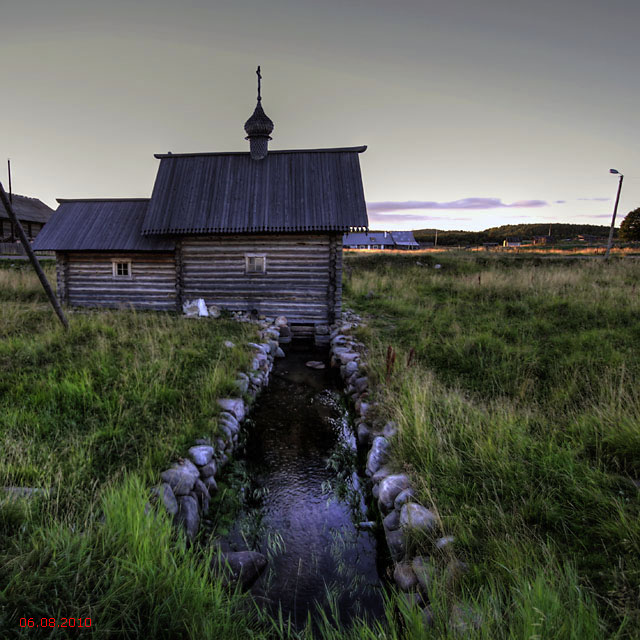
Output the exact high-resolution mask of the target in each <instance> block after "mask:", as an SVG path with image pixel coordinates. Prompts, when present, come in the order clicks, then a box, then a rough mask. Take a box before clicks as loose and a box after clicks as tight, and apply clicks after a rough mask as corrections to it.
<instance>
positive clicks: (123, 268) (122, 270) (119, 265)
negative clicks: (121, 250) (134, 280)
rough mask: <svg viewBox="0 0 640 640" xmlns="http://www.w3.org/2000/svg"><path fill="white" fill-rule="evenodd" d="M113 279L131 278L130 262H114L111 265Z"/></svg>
mask: <svg viewBox="0 0 640 640" xmlns="http://www.w3.org/2000/svg"><path fill="white" fill-rule="evenodd" d="M111 266H112V268H113V277H114V278H130V277H131V260H114V261H113V262H112V263H111Z"/></svg>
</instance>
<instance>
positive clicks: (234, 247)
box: [179, 233, 342, 325]
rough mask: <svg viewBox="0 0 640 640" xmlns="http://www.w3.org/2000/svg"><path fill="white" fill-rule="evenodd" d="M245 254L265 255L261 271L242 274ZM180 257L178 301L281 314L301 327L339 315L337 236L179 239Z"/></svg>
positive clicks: (329, 320) (319, 322) (299, 235)
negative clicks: (180, 292)
mask: <svg viewBox="0 0 640 640" xmlns="http://www.w3.org/2000/svg"><path fill="white" fill-rule="evenodd" d="M338 248H339V250H338ZM248 253H249V254H251V253H255V254H265V255H266V273H256V274H253V273H246V269H245V254H248ZM180 254H181V260H182V269H181V274H180V276H179V280H180V282H181V286H182V295H183V299H184V300H192V299H194V298H204V299H205V301H206V302H207V304H216V305H218V306H220V307H222V308H225V309H229V310H233V311H236V310H237V311H240V310H242V311H251V310H253V309H256V310H257V311H258V312H259V313H263V314H265V315H268V316H275V315H285V316H287V318H288V320H289V322H290V323H291V324H301V325H314V324H329V323H330V322H331V321H332V320H333V319H334V317H335V316H336V313H337V314H338V315H339V313H340V308H341V293H342V289H341V277H342V271H341V263H342V238H341V236H339V234H329V233H327V234H324V235H320V234H317V235H316V234H286V235H281V236H278V235H237V236H206V237H190V238H183V239H182V240H181V242H180Z"/></svg>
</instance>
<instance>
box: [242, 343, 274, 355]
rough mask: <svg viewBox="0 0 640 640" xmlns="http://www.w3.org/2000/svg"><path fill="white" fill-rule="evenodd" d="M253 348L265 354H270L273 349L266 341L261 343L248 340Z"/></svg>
mask: <svg viewBox="0 0 640 640" xmlns="http://www.w3.org/2000/svg"><path fill="white" fill-rule="evenodd" d="M247 344H248V345H249V346H250V347H251V348H252V349H256V350H257V351H259V352H260V353H262V354H263V355H265V356H266V355H268V354H269V353H270V351H271V348H270V347H269V345H268V344H265V343H262V342H261V343H260V344H257V343H255V342H248V343H247Z"/></svg>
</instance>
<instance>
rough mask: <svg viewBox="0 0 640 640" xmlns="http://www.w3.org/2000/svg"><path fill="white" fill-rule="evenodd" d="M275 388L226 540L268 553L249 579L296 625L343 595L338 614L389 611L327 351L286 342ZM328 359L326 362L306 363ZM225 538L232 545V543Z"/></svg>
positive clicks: (243, 458) (258, 426) (251, 428)
mask: <svg viewBox="0 0 640 640" xmlns="http://www.w3.org/2000/svg"><path fill="white" fill-rule="evenodd" d="M286 351H287V357H286V358H283V359H280V360H278V361H277V362H276V365H275V367H274V369H273V371H272V374H271V380H270V383H269V388H268V390H267V391H266V392H265V393H263V394H262V395H261V396H260V398H259V399H258V400H257V402H256V403H255V405H254V406H253V407H252V410H251V416H250V421H249V422H248V424H246V425H245V428H246V430H247V441H246V446H245V453H244V454H242V453H240V451H239V452H238V458H239V463H237V464H239V465H240V466H241V467H243V473H244V474H245V477H246V479H247V482H248V485H247V486H245V488H244V497H245V499H244V505H243V508H242V511H241V513H240V514H239V516H238V518H237V519H236V521H235V524H234V526H233V528H232V529H231V530H230V531H229V533H228V535H227V536H226V537H225V539H224V540H223V544H225V543H226V544H228V545H229V546H230V547H231V549H232V550H242V549H247V548H249V549H252V550H256V551H260V552H261V553H263V554H264V555H266V556H267V557H268V560H269V562H268V565H267V569H266V571H265V572H264V573H263V574H262V575H261V576H260V578H259V579H258V580H257V581H256V583H255V584H254V585H253V586H252V588H251V593H252V594H253V595H254V596H255V597H256V599H257V600H258V601H260V602H264V603H265V606H267V607H269V609H270V610H271V612H272V613H277V611H278V608H279V607H281V608H282V612H283V615H284V617H285V619H286V618H287V617H288V616H291V618H292V621H293V623H294V624H295V625H296V626H298V627H299V626H301V625H304V622H305V620H306V618H307V613H308V612H311V613H312V614H314V613H315V612H316V610H317V606H320V607H326V606H327V598H326V590H327V589H330V590H331V591H332V593H334V594H335V595H336V601H337V603H338V607H339V612H340V620H341V622H342V623H343V624H348V623H349V621H350V620H351V619H353V618H354V617H355V616H367V617H369V618H376V617H379V616H381V615H382V611H383V606H382V592H383V585H382V582H381V579H380V576H381V575H383V572H384V568H385V567H384V561H383V560H381V559H380V558H379V557H378V556H379V555H380V556H381V557H384V555H385V549H384V544H381V548H382V551H381V553H380V554H378V552H377V546H378V545H377V542H376V538H375V535H374V533H373V532H372V530H371V529H370V528H369V527H368V526H367V521H368V520H369V518H368V517H367V515H366V510H365V505H364V500H363V497H362V494H361V492H360V489H359V478H358V476H357V474H356V473H355V463H356V449H355V439H354V437H353V435H352V433H351V428H350V426H349V422H348V415H347V411H346V409H345V408H344V405H343V404H342V401H341V396H340V393H339V391H338V387H337V382H338V378H337V375H336V372H335V370H332V369H331V368H330V367H329V362H328V357H329V354H328V351H327V350H326V349H317V348H314V347H313V346H311V345H310V344H308V343H297V342H295V341H294V342H293V343H291V344H290V345H288V348H287V349H286ZM310 360H315V361H321V362H323V363H324V364H325V367H326V368H325V369H321V370H316V369H311V368H309V367H307V366H306V364H305V363H306V362H308V361H310ZM226 544H225V546H226Z"/></svg>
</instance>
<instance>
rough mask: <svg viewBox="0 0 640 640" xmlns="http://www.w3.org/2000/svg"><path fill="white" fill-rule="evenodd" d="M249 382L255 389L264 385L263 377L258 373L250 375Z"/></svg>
mask: <svg viewBox="0 0 640 640" xmlns="http://www.w3.org/2000/svg"><path fill="white" fill-rule="evenodd" d="M251 384H252V385H253V386H254V387H255V388H256V389H261V388H262V387H263V385H264V378H263V377H262V375H260V374H257V375H252V376H251Z"/></svg>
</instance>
